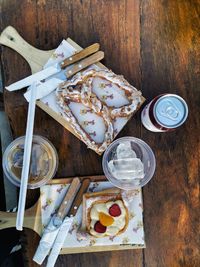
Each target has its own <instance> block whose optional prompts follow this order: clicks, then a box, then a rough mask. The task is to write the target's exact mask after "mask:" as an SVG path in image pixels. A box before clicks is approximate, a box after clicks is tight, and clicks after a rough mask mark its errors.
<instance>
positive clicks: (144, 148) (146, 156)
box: [102, 137, 156, 190]
mask: <svg viewBox="0 0 200 267" xmlns="http://www.w3.org/2000/svg"><path fill="white" fill-rule="evenodd" d="M120 144H126V146H127V145H128V146H130V150H131V151H129V152H126V156H125V154H122V153H121V154H120V148H119V145H120ZM129 144H130V145H129ZM120 147H122V146H120ZM132 151H133V152H132ZM122 152H123V151H122ZM123 153H124V152H123ZM123 155H124V156H125V157H124V158H123ZM118 157H119V158H120V159H119V158H118ZM133 157H134V158H135V159H134V158H133ZM138 163H139V164H138ZM117 164H120V165H117ZM133 164H135V165H134V166H133ZM141 165H142V168H143V169H138V170H137V168H141ZM102 166H103V171H104V174H105V176H106V177H107V179H108V180H109V181H110V182H111V183H112V184H113V185H115V186H116V187H119V188H121V189H124V190H131V189H134V188H138V187H142V186H144V185H145V184H147V183H148V182H149V181H150V179H151V178H152V176H153V174H154V172H155V167H156V161H155V156H154V153H153V151H152V149H151V148H150V147H149V145H147V144H146V143H145V142H144V141H142V140H141V139H138V138H135V137H122V138H119V139H117V140H115V141H114V142H113V143H112V144H110V145H109V146H108V148H107V149H106V151H105V153H104V155H103V160H102ZM110 166H114V167H113V168H111V167H110ZM134 168H136V169H134ZM113 170H115V171H113ZM132 175H133V177H132Z"/></svg>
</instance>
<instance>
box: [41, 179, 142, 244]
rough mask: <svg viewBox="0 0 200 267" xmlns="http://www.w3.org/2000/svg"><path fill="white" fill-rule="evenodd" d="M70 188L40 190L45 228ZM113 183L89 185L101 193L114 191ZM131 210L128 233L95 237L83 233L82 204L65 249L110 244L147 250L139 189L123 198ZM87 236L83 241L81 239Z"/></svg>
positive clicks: (46, 186) (51, 187)
mask: <svg viewBox="0 0 200 267" xmlns="http://www.w3.org/2000/svg"><path fill="white" fill-rule="evenodd" d="M68 186H69V185H63V184H62V185H45V186H43V187H42V188H41V189H40V190H41V210H42V225H43V227H45V226H46V225H47V224H48V222H49V220H50V218H51V216H53V215H54V214H55V212H56V210H57V209H58V207H59V205H60V204H61V202H62V199H63V198H64V196H65V194H66V192H67V189H68ZM112 187H113V185H112V184H111V183H110V182H95V183H91V184H90V186H89V189H88V191H89V192H96V191H102V190H104V189H108V188H112ZM124 201H125V203H126V205H127V206H128V209H129V225H128V228H127V230H126V231H125V232H124V233H122V234H121V235H118V236H111V237H103V238H95V237H93V236H90V235H87V234H85V233H84V232H81V228H80V226H81V220H82V205H81V206H80V207H79V209H78V212H77V214H76V216H75V218H74V222H73V224H72V227H71V229H70V231H69V233H68V235H67V237H66V240H65V243H64V246H63V247H64V248H67V247H70V248H72V247H86V246H102V245H103V246H108V245H131V246H133V247H134V246H136V247H141V248H143V247H145V241H144V229H143V216H142V214H143V209H142V192H141V189H136V190H134V191H132V192H131V194H129V195H126V196H125V197H124ZM80 236H81V237H84V238H80Z"/></svg>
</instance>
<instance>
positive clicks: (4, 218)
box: [0, 175, 138, 254]
mask: <svg viewBox="0 0 200 267" xmlns="http://www.w3.org/2000/svg"><path fill="white" fill-rule="evenodd" d="M79 178H80V180H83V179H84V178H89V179H90V180H91V182H97V181H105V180H106V178H105V176H103V175H99V176H89V177H87V176H86V177H79ZM72 179H73V178H62V179H53V180H51V182H50V183H49V184H69V183H71V180H72ZM16 217H17V212H3V211H0V230H2V229H6V228H11V227H14V228H15V223H16ZM23 226H24V227H25V228H29V229H32V230H33V231H35V232H36V233H38V234H39V235H41V233H42V219H41V203H40V198H39V199H38V201H37V202H36V203H35V204H34V206H33V207H31V208H29V209H27V210H26V211H25V216H24V224H23ZM133 248H138V247H137V246H134V247H133V246H132V245H123V246H120V245H112V246H88V247H74V248H62V250H61V252H60V253H61V254H71V253H83V252H96V251H111V250H123V249H133Z"/></svg>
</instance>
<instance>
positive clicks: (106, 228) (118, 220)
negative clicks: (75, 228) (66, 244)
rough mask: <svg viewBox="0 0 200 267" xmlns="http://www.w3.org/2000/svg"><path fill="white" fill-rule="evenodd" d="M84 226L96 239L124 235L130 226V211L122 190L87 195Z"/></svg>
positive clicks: (84, 199) (84, 198)
mask: <svg viewBox="0 0 200 267" xmlns="http://www.w3.org/2000/svg"><path fill="white" fill-rule="evenodd" d="M82 226H83V228H85V229H86V231H87V232H88V233H89V234H90V235H92V236H95V237H104V236H116V235H119V234H121V233H123V232H124V231H125V230H126V228H127V226H128V209H127V207H126V205H125V204H124V201H123V199H122V197H121V193H120V189H115V188H113V189H108V190H105V191H102V192H96V193H87V194H85V195H84V197H83V223H82Z"/></svg>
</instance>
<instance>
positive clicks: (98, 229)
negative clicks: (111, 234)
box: [94, 221, 107, 233]
mask: <svg viewBox="0 0 200 267" xmlns="http://www.w3.org/2000/svg"><path fill="white" fill-rule="evenodd" d="M106 229H107V227H106V226H103V225H102V224H101V223H100V221H98V222H96V223H95V225H94V230H95V231H96V232H97V233H105V231H106Z"/></svg>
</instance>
